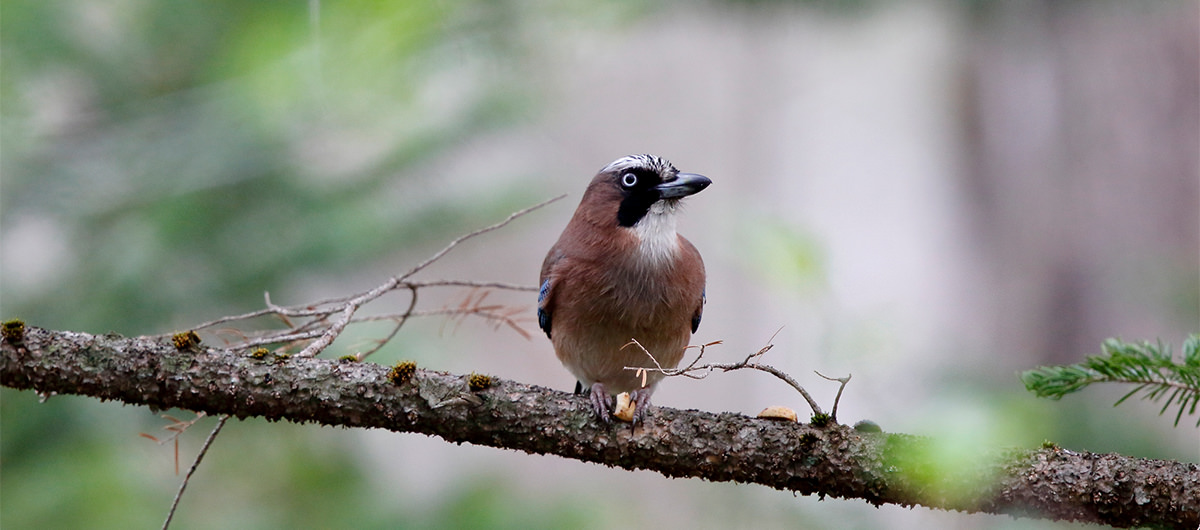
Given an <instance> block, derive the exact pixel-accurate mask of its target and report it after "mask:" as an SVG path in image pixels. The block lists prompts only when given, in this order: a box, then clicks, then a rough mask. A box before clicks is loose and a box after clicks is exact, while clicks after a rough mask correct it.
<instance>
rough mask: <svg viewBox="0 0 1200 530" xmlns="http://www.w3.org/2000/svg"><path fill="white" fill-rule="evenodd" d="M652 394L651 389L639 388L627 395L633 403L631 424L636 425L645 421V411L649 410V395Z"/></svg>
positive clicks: (652, 390)
mask: <svg viewBox="0 0 1200 530" xmlns="http://www.w3.org/2000/svg"><path fill="white" fill-rule="evenodd" d="M652 393H654V389H653V388H639V389H637V390H634V391H633V392H630V393H629V399H630V400H631V401H633V424H634V425H637V424H639V423H642V422H643V421H645V419H646V411H648V410H650V394H652Z"/></svg>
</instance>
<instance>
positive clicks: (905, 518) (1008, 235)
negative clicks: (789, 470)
mask: <svg viewBox="0 0 1200 530" xmlns="http://www.w3.org/2000/svg"><path fill="white" fill-rule="evenodd" d="M1198 18H1200V17H1198V16H1197V3H1196V2H1191V1H1178V2H1169V1H1164V2H1153V3H1138V4H1137V5H1136V6H1134V5H1131V4H1127V3H1118V2H1112V3H1108V2H1054V1H1049V0H1046V1H1030V2H989V1H980V0H975V1H941V2H938V1H928V2H921V1H914V2H873V1H870V0H861V1H827V2H818V1H809V2H783V1H778V2H775V1H749V2H733V1H730V2H718V1H712V2H642V1H633V0H629V1H603V2H589V1H581V0H559V1H544V2H487V1H463V2H453V3H447V2H431V1H414V2H373V1H351V2H319V1H316V0H310V1H309V2H300V1H290V2H280V1H271V2H240V1H209V2H191V1H180V2H151V1H145V0H126V1H96V2H41V1H26V0H13V1H6V2H5V3H4V4H3V6H2V7H0V236H2V242H0V316H2V317H3V318H4V319H9V318H22V319H24V320H25V321H26V322H28V323H29V324H31V325H36V326H41V327H47V328H54V329H65V330H79V331H87V332H93V333H103V332H107V331H114V332H117V333H122V334H127V335H139V334H157V333H167V332H171V331H174V330H180V329H186V328H187V327H188V326H190V325H194V324H196V323H199V322H201V321H205V320H209V319H212V318H215V317H217V316H221V315H225V314H232V313H239V312H244V311H250V310H254V309H257V308H259V307H261V305H262V300H263V298H262V296H263V292H264V291H268V292H270V293H271V294H272V296H273V300H274V301H275V302H276V303H301V302H307V301H312V300H316V299H319V298H325V297H329V296H336V295H340V294H344V293H347V292H351V291H355V290H359V289H364V288H368V287H370V286H373V285H375V284H377V283H379V282H380V281H382V280H383V279H384V278H386V277H387V275H389V274H392V273H395V272H398V271H401V270H404V269H406V268H408V267H410V266H411V265H412V264H415V263H416V262H418V261H419V260H421V259H422V258H423V257H425V256H428V255H429V254H431V253H432V252H434V251H435V250H436V249H438V248H440V246H441V245H443V244H444V243H445V242H447V241H449V240H450V239H452V238H454V237H455V236H457V235H460V234H462V233H465V232H468V231H470V230H472V229H474V228H478V227H481V226H484V225H487V224H491V223H493V222H495V221H498V220H500V219H502V218H503V217H504V216H505V215H507V214H508V213H510V212H512V211H515V210H517V209H520V208H523V207H525V206H528V205H530V204H533V203H536V202H538V201H541V200H543V199H545V198H547V197H550V196H554V195H558V194H560V193H571V194H572V196H571V197H570V198H568V199H567V200H565V201H562V202H560V203H558V204H557V205H555V206H552V207H551V208H548V209H547V211H544V212H538V213H536V214H534V215H531V216H530V217H528V218H526V219H522V220H520V221H518V222H516V223H514V224H513V225H512V226H510V227H507V228H506V229H505V230H504V231H502V233H498V234H495V235H488V236H485V237H486V239H484V240H481V241H474V242H472V244H471V245H467V246H466V247H467V248H465V249H462V250H456V251H455V253H453V254H451V255H449V256H447V258H446V259H444V260H443V262H440V263H439V264H438V266H437V267H435V268H434V270H431V271H428V272H427V273H426V276H425V277H426V278H433V277H447V278H462V279H478V280H500V281H509V282H514V283H524V284H532V283H533V281H534V279H535V278H536V271H537V266H538V265H539V264H540V261H541V257H542V253H543V252H544V251H545V249H546V248H548V247H549V245H550V244H551V243H552V242H553V240H554V238H555V237H556V235H557V231H558V230H560V229H561V227H562V226H563V224H564V223H565V221H566V218H567V216H569V215H570V212H571V210H573V206H574V203H575V202H576V201H577V200H578V199H577V198H578V194H579V192H580V191H581V190H582V187H583V184H584V182H586V179H587V178H588V177H589V176H590V174H591V173H592V172H594V171H595V170H596V169H597V168H599V167H601V166H603V165H604V164H606V163H607V162H609V161H610V160H612V159H614V158H616V157H618V156H622V155H625V154H630V153H635V152H643V151H650V152H654V153H657V154H661V155H664V156H667V157H668V158H671V159H673V160H674V161H675V162H676V165H677V166H679V167H680V169H681V170H684V171H695V172H700V173H705V174H708V175H710V176H711V177H712V178H713V179H714V181H715V184H714V186H713V187H712V188H711V190H709V191H706V192H705V193H704V194H702V195H699V196H697V197H696V198H694V199H692V200H689V211H688V212H686V213H685V214H684V219H683V220H682V221H681V230H683V231H684V232H685V233H686V234H687V235H688V237H689V238H690V239H692V240H693V241H694V242H696V244H697V246H698V247H699V248H700V249H701V250H702V252H703V253H704V255H705V259H706V263H707V265H708V268H709V277H710V279H709V282H710V286H709V301H710V303H709V307H708V308H707V309H706V315H705V326H704V327H703V328H702V332H701V335H698V336H697V338H698V340H701V341H708V340H714V339H718V338H719V339H723V340H725V341H726V346H725V347H727V348H729V349H728V350H726V351H724V352H718V353H714V355H717V354H720V355H728V356H729V357H730V358H734V357H736V358H740V357H741V356H742V355H743V354H741V353H739V352H741V351H743V350H745V351H754V350H756V349H757V348H758V347H760V346H761V345H762V341H764V340H766V338H767V337H768V336H770V335H771V333H772V332H773V331H774V330H776V329H778V328H779V327H780V326H785V332H784V333H783V334H782V335H781V337H780V338H779V339H777V342H778V343H779V344H780V348H779V350H778V351H783V352H788V353H781V354H780V355H783V356H784V357H782V358H777V359H775V360H774V364H776V365H778V366H780V367H781V368H785V369H786V370H788V371H789V372H791V373H793V374H798V375H803V376H805V377H803V378H802V379H803V381H802V382H804V383H805V384H809V385H814V387H815V388H816V389H817V393H818V394H820V395H822V397H821V399H823V400H827V399H831V394H832V391H831V390H830V389H828V388H823V387H820V386H818V385H821V383H820V382H819V381H820V380H819V379H816V378H815V377H812V376H808V374H809V373H810V372H811V370H812V369H814V368H816V369H818V370H821V371H822V372H823V373H827V374H830V375H839V374H844V373H853V374H854V382H853V383H852V384H851V386H850V387H849V388H848V390H847V395H846V397H845V400H846V401H845V402H844V403H843V405H842V406H843V408H842V410H843V411H844V412H843V415H842V417H843V420H844V421H847V422H852V421H854V420H855V419H859V418H862V417H868V418H872V419H875V420H876V421H880V419H881V418H886V419H887V420H888V421H880V423H882V424H883V426H884V428H885V429H887V430H894V431H911V432H917V433H921V434H931V435H934V436H937V437H939V439H943V440H946V441H947V443H948V444H949V445H948V449H947V451H948V452H950V451H956V450H970V449H974V448H977V447H980V446H983V447H996V446H1005V445H1025V446H1035V445H1036V444H1038V443H1040V442H1041V440H1043V439H1051V440H1054V441H1056V442H1058V443H1060V444H1062V445H1063V446H1065V447H1068V448H1076V449H1087V450H1094V451H1119V452H1122V453H1126V454H1131V455H1136V456H1145V457H1155V458H1172V459H1183V460H1190V461H1200V437H1198V436H1197V435H1196V431H1195V430H1194V429H1191V428H1190V427H1189V426H1190V425H1191V422H1188V421H1186V420H1185V421H1183V422H1181V427H1179V428H1175V429H1173V428H1171V427H1170V421H1169V419H1166V418H1161V417H1158V416H1156V412H1157V407H1154V406H1142V405H1145V404H1130V405H1122V407H1121V408H1119V409H1115V410H1114V409H1112V408H1110V404H1111V403H1112V402H1113V401H1115V399H1116V398H1117V397H1119V396H1120V395H1121V394H1123V391H1122V390H1121V389H1117V388H1111V389H1097V390H1094V391H1091V390H1089V392H1087V393H1085V394H1083V395H1079V396H1074V397H1073V398H1071V399H1067V400H1064V401H1062V402H1042V401H1038V400H1036V399H1034V398H1032V397H1031V396H1029V395H1027V394H1026V393H1025V392H1024V391H1023V389H1022V388H1021V386H1020V383H1019V382H1018V381H1017V379H1016V376H1015V374H1016V372H1017V371H1018V370H1021V369H1025V368H1029V367H1032V366H1034V365H1036V364H1038V363H1049V362H1070V361H1072V360H1075V359H1078V358H1080V357H1081V356H1083V355H1085V354H1089V353H1096V352H1098V350H1099V344H1100V341H1101V340H1102V339H1103V338H1105V337H1108V336H1118V335H1119V336H1122V337H1123V338H1125V339H1129V340H1136V339H1142V338H1147V339H1153V338H1156V337H1157V338H1162V339H1163V340H1164V341H1167V342H1171V343H1175V344H1178V343H1179V342H1180V341H1181V340H1182V339H1183V337H1184V336H1185V335H1186V333H1188V332H1194V331H1196V330H1197V322H1198V320H1200V309H1198V306H1200V294H1198V291H1200V265H1198V264H1197V260H1198V259H1200V219H1197V218H1196V211H1195V205H1196V201H1197V200H1200V184H1197V181H1198V180H1200V178H1198V177H1197V168H1198V167H1200V162H1198V161H1197V159H1198V158H1200V157H1198V155H1197V151H1198V150H1200V149H1198V148H1197V145H1198V142H1200V132H1198V131H1200V117H1198V116H1200V113H1198V112H1197V110H1196V107H1197V100H1198V99H1200V88H1198V86H1197V85H1198V84H1200V83H1198V82H1197V78H1198V77H1200V76H1198V74H1197V60H1196V59H1197V51H1196V49H1197V45H1196V44H1197V38H1198V37H1197V35H1198V34H1200V32H1198V31H1197V25H1198V23H1197V20H1198ZM438 296H442V298H438ZM465 296H470V294H469V293H464V292H461V291H456V292H447V293H443V294H440V295H432V296H430V297H429V298H425V297H424V295H423V298H422V305H421V307H422V308H426V309H437V308H438V307H443V306H446V305H453V304H454V303H456V302H457V301H461V300H462V299H463V297H465ZM493 299H494V300H497V301H499V302H500V303H505V304H510V305H512V306H514V307H523V306H529V308H530V310H532V309H531V308H532V303H531V301H530V300H527V299H525V298H523V297H522V296H520V295H519V294H504V293H497V294H496V295H495V297H494V298H493ZM406 302H407V300H406V299H404V297H403V296H399V297H398V298H397V299H395V300H393V299H390V298H389V299H386V300H384V301H382V302H381V303H380V306H381V307H379V308H378V309H377V311H378V312H383V311H386V310H387V309H388V308H392V309H395V308H401V309H402V308H403V307H404V306H405V305H406ZM388 304H391V305H388ZM527 324H528V325H527V328H528V329H530V330H533V326H532V323H531V321H529V322H527ZM382 329H383V328H382V327H371V326H363V327H362V328H359V329H356V330H354V331H353V332H352V333H351V334H350V336H348V337H346V338H344V339H342V340H339V341H338V343H337V344H335V347H334V348H333V349H332V350H331V352H330V353H329V354H327V355H330V356H336V355H342V354H345V353H347V352H352V351H354V350H355V348H359V349H361V348H362V347H363V346H362V344H364V341H366V340H369V339H370V338H374V337H378V336H379V335H380V334H381V330H382ZM222 333H225V335H222ZM231 333H232V332H216V333H214V332H210V333H207V334H205V335H204V338H205V340H206V342H209V343H220V342H221V341H223V340H230V335H231ZM538 339H539V337H536V334H535V338H534V340H532V341H526V340H525V339H523V338H521V337H519V336H516V334H515V333H511V332H509V331H506V330H504V329H499V330H497V329H494V326H493V325H491V324H489V323H487V322H477V321H472V320H470V319H468V320H464V321H463V322H447V321H445V320H437V319H431V320H424V321H414V322H413V323H411V324H410V325H408V326H407V327H406V328H405V330H404V331H403V332H402V333H401V335H400V336H399V337H398V338H397V340H396V342H395V343H393V344H392V345H389V346H388V347H387V348H385V349H384V350H383V351H381V352H380V353H379V354H377V355H376V356H375V357H373V358H372V359H371V360H372V361H374V362H379V363H390V362H394V361H395V360H397V359H400V358H406V359H416V360H418V362H420V363H421V364H422V365H424V366H430V367H433V368H438V369H444V370H453V371H459V372H468V371H481V372H488V373H494V374H496V375H500V376H502V377H507V378H514V379H519V380H523V381H528V382H533V383H538V384H546V385H551V386H557V387H559V388H562V389H564V390H567V389H569V388H570V387H571V385H572V383H571V381H569V376H567V375H566V373H565V372H564V371H562V370H561V368H560V367H558V366H556V365H557V363H556V362H555V361H554V359H553V356H552V355H551V354H550V353H549V351H550V350H549V345H548V344H546V343H545V341H542V340H538ZM779 386H782V385H779ZM771 387H772V384H764V381H763V380H761V379H758V378H757V377H756V376H752V375H748V374H735V375H730V376H726V377H725V378H723V379H717V378H715V377H714V378H713V379H710V380H706V381H704V382H702V383H673V386H671V387H670V388H671V389H672V390H664V391H660V393H659V394H658V395H656V400H657V402H658V403H660V404H663V405H666V406H676V407H695V408H702V409H707V410H740V411H743V412H746V413H751V414H752V413H754V412H756V411H757V410H758V409H759V408H761V407H762V406H764V405H769V404H775V403H776V402H780V401H785V400H786V402H788V404H791V405H792V406H794V407H795V408H797V409H800V408H801V406H800V404H799V403H795V401H794V399H795V398H794V397H793V396H791V395H790V393H789V392H788V391H787V389H786V388H779V389H776V388H771ZM664 388H666V387H665V386H664ZM824 394H830V395H828V396H825V395H824ZM170 414H173V415H175V416H177V417H179V418H181V419H185V420H186V419H190V418H191V417H192V416H191V415H190V414H189V413H187V412H184V411H170ZM213 422H214V420H213V419H212V418H206V419H203V420H201V421H200V422H198V423H197V425H196V426H194V427H193V428H192V429H191V430H189V431H188V432H186V433H185V434H184V435H182V436H181V437H180V452H179V459H180V463H179V465H180V467H181V468H182V469H183V470H186V468H187V466H188V465H189V463H190V462H191V459H192V458H193V456H194V455H195V453H196V451H197V450H198V449H199V446H200V444H201V443H202V442H203V439H204V437H205V435H206V434H207V432H208V430H209V429H211V427H212V425H213ZM169 423H170V422H169V421H167V420H164V419H162V418H160V417H159V416H158V415H155V414H152V413H150V412H148V411H147V410H145V409H142V408H136V407H126V406H121V405H117V404H113V403H99V402H96V401H94V400H89V399H84V398H79V397H72V396H52V397H49V398H48V399H41V398H39V396H36V395H34V394H33V393H30V392H17V391H13V390H10V389H0V526H2V527H4V528H6V529H8V528H14V529H15V528H143V527H154V526H156V525H159V524H161V522H162V520H163V518H164V517H165V515H166V511H167V508H168V507H169V504H170V501H171V499H172V497H173V496H174V493H175V489H176V487H177V485H178V483H179V480H180V477H179V476H177V475H176V474H175V471H174V470H175V463H174V453H173V446H172V445H171V444H169V443H168V444H163V445H159V444H156V443H154V442H153V441H150V440H148V439H146V438H144V437H141V436H139V433H148V434H151V435H153V436H156V437H159V438H164V437H165V436H166V434H167V433H166V431H164V430H163V428H164V427H165V426H166V425H168V424H169ZM654 524H670V525H672V526H674V525H681V526H695V527H739V526H754V527H797V526H800V527H815V528H880V527H886V528H917V527H921V528H926V527H929V526H930V525H932V526H936V527H939V528H1030V527H1044V528H1057V527H1060V526H1069V525H1053V524H1048V523H1039V522H1031V521H1012V520H1009V519H1008V518H1003V517H991V516H979V515H974V516H969V515H963V514H950V513H940V512H931V511H928V510H904V509H899V508H894V507H884V508H882V509H876V508H873V507H870V506H869V505H867V504H865V503H862V502H858V501H849V502H846V501H827V502H822V503H818V502H817V500H816V499H807V498H804V499H794V498H793V497H792V496H791V495H789V494H787V493H785V492H773V491H767V490H764V489H762V488H757V487H745V486H735V485H728V484H707V483H699V482H697V481H669V480H667V479H664V478H661V477H658V476H656V475H653V474H649V473H628V472H621V471H613V470H607V469H596V468H595V467H594V466H590V465H586V464H581V463H577V462H569V461H561V460H559V459H552V458H541V457H530V456H525V455H516V454H512V453H508V452H503V451H495V450H491V449H483V448H473V447H457V446H450V445H448V444H445V443H442V442H440V441H437V440H428V439H424V438H419V437H415V436H408V435H399V434H392V433H379V432H368V433H362V432H353V431H347V430H343V429H332V428H321V427H316V426H297V425H291V424H273V423H267V422H264V421H260V420H249V421H244V422H231V423H230V424H228V425H227V426H226V427H225V429H224V431H223V433H222V435H221V437H220V438H219V439H218V440H217V442H216V444H215V445H214V446H213V448H212V449H211V450H210V451H209V454H208V456H207V457H206V460H205V462H204V464H203V466H202V467H201V468H200V470H199V472H198V473H197V475H196V477H195V478H194V479H193V481H192V484H191V485H190V486H189V490H188V492H187V494H186V496H185V498H184V500H183V502H182V504H181V506H180V509H179V512H178V514H177V515H176V519H175V521H174V524H173V527H175V528H339V527H353V528H375V527H379V528H396V527H414V528H461V527H485V528H507V527H512V528H543V527H544V528H564V527H568V528H578V527H594V528H609V527H622V526H629V525H633V526H650V525H654Z"/></svg>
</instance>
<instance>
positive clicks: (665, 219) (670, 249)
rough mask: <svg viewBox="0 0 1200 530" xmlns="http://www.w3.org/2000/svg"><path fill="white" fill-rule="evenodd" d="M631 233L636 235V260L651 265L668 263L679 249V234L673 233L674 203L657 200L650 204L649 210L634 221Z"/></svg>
mask: <svg viewBox="0 0 1200 530" xmlns="http://www.w3.org/2000/svg"><path fill="white" fill-rule="evenodd" d="M633 233H634V234H637V237H638V247H637V256H638V261H640V262H641V263H642V264H644V265H651V266H662V265H666V264H668V263H670V262H671V260H673V259H675V254H676V253H677V252H678V251H679V236H678V235H676V233H675V203H674V202H667V201H658V202H656V203H654V204H652V205H650V211H648V212H646V215H644V216H642V218H641V219H639V220H638V222H636V223H634V225H633Z"/></svg>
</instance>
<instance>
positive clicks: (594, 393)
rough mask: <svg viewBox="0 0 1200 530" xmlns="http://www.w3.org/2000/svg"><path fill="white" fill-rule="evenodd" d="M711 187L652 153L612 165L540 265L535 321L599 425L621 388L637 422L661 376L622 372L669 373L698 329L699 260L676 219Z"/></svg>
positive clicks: (701, 290) (701, 277) (701, 296)
mask: <svg viewBox="0 0 1200 530" xmlns="http://www.w3.org/2000/svg"><path fill="white" fill-rule="evenodd" d="M709 182H710V181H709V180H708V179H707V178H705V177H702V176H699V175H691V174H680V173H678V171H677V170H675V168H674V167H672V166H671V165H670V163H669V162H666V161H665V160H662V159H660V158H657V157H651V156H648V155H642V156H635V157H625V158H622V159H619V160H617V161H615V162H613V163H612V164H609V165H608V166H606V167H605V168H604V169H603V170H601V172H600V173H599V174H597V175H596V177H595V178H593V179H592V181H591V183H590V184H589V185H588V188H587V191H586V192H584V195H583V198H582V200H581V201H580V204H579V207H578V209H576V211H575V215H574V216H573V217H572V218H571V221H570V222H569V223H568V224H567V227H566V229H565V230H563V233H562V235H561V236H560V237H559V239H558V242H557V243H555V245H554V246H553V247H552V248H551V249H550V252H549V253H548V254H547V255H546V259H545V261H544V262H543V263H542V270H541V279H540V281H539V283H540V284H541V285H542V292H541V294H540V295H539V303H538V313H539V323H540V324H541V325H542V328H543V329H544V330H545V331H546V333H547V335H548V336H549V337H550V339H551V341H552V342H553V344H554V351H555V353H556V354H557V356H558V359H559V360H560V361H562V363H563V365H564V366H565V367H566V368H567V369H568V370H570V371H571V373H572V374H573V375H574V376H575V377H576V378H577V379H578V380H579V381H580V383H581V384H582V387H583V388H586V389H588V390H589V391H590V392H591V399H592V403H593V404H594V406H595V407H596V411H597V414H599V415H600V416H601V418H602V419H604V420H605V421H608V420H609V409H610V407H611V402H610V396H611V395H612V394H617V393H620V392H630V393H631V395H632V396H633V399H634V403H635V405H636V409H635V421H637V420H640V419H642V418H643V417H644V415H645V411H646V409H647V408H648V407H649V399H650V395H651V394H652V393H653V392H654V388H655V386H656V385H657V384H658V382H659V380H660V379H661V378H662V374H661V373H656V372H646V373H645V379H644V383H645V384H644V385H643V376H642V375H639V374H638V373H637V371H636V370H627V369H626V367H646V368H656V364H655V361H657V365H658V366H661V367H662V368H674V367H676V366H677V365H678V364H679V361H680V360H681V359H682V358H683V353H684V350H685V348H686V347H687V345H688V342H689V341H690V339H691V334H692V333H693V332H694V331H695V328H696V326H698V325H699V322H700V316H701V312H702V310H703V307H704V262H703V260H702V259H701V258H700V253H699V252H698V251H697V250H696V247H695V246H693V245H692V243H691V242H689V241H688V240H687V239H685V238H684V237H683V236H681V235H679V234H677V233H676V232H675V223H674V214H675V209H676V206H677V203H678V201H679V199H681V198H682V197H684V196H687V195H691V194H693V193H696V192H699V191H700V190H702V189H704V187H706V186H707V185H708V184H709ZM633 339H636V340H637V341H638V342H639V343H640V344H641V346H642V347H644V348H645V349H646V351H642V348H639V347H638V346H637V345H635V344H631V342H632V340H633ZM647 351H648V352H649V353H650V354H652V355H653V356H654V359H653V360H652V359H650V358H649V357H648V356H647V355H646V352H647Z"/></svg>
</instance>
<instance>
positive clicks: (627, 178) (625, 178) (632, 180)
mask: <svg viewBox="0 0 1200 530" xmlns="http://www.w3.org/2000/svg"><path fill="white" fill-rule="evenodd" d="M621 185H622V186H625V187H626V188H632V187H634V186H636V185H637V175H634V174H633V173H626V174H624V175H622V176H621Z"/></svg>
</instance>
